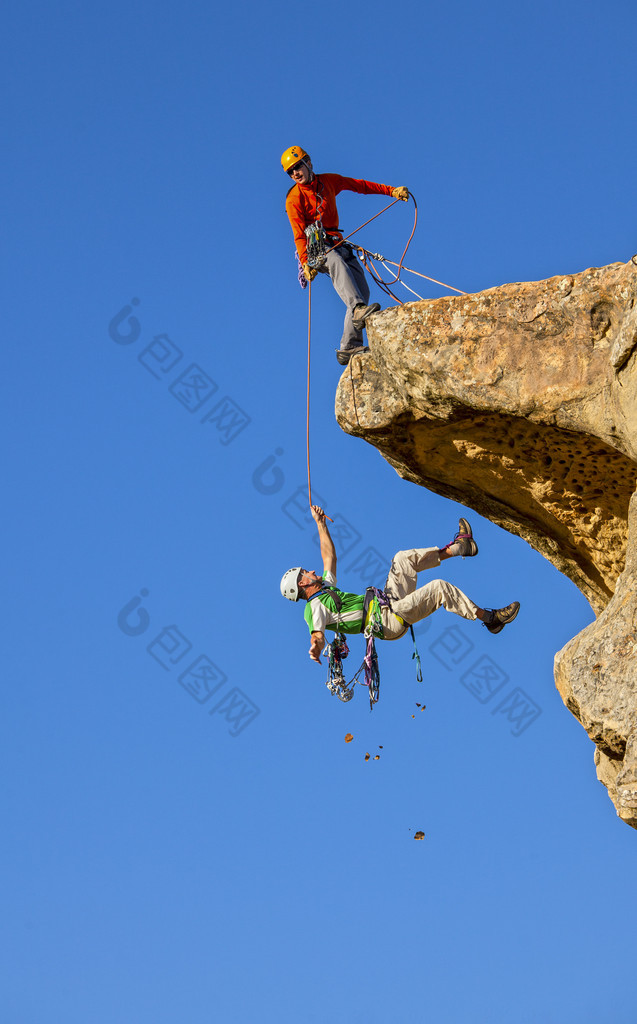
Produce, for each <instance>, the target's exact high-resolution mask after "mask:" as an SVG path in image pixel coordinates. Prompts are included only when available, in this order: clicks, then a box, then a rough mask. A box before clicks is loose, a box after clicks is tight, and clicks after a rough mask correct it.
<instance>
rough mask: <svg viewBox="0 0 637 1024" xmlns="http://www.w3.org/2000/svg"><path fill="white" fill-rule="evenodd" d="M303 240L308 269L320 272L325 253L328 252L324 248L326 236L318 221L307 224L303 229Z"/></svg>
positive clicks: (323, 263)
mask: <svg viewBox="0 0 637 1024" xmlns="http://www.w3.org/2000/svg"><path fill="white" fill-rule="evenodd" d="M305 238H306V245H307V264H308V267H312V268H313V269H316V270H320V268H321V267H323V266H324V265H325V257H326V252H328V251H330V250H328V249H327V247H326V244H327V235H326V233H325V228H324V227H323V224H322V222H321V221H320V220H315V221H314V222H313V223H312V224H308V226H307V227H306V229H305Z"/></svg>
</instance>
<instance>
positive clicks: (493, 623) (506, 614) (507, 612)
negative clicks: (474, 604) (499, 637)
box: [483, 601, 520, 633]
mask: <svg viewBox="0 0 637 1024" xmlns="http://www.w3.org/2000/svg"><path fill="white" fill-rule="evenodd" d="M519 610H520V602H519V601H513V603H512V604H508V605H506V607H505V608H485V612H486V615H485V618H484V620H483V625H484V626H486V627H487V629H488V630H489V632H490V633H501V632H502V630H503V629H504V627H505V626H508V624H509V623H510V622H513V620H514V618H515V617H516V615H517V614H518V612H519Z"/></svg>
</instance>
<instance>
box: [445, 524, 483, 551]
mask: <svg viewBox="0 0 637 1024" xmlns="http://www.w3.org/2000/svg"><path fill="white" fill-rule="evenodd" d="M440 550H441V551H449V553H450V554H452V555H460V556H461V557H462V558H473V556H474V555H477V554H478V545H477V544H476V542H475V541H474V539H473V531H472V529H471V526H470V525H469V520H468V519H459V520H458V532H457V534H456V535H455V537H454V538H453V540H452V541H449V543H448V544H445V546H444V548H441V549H440Z"/></svg>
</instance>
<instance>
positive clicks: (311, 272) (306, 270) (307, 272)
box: [303, 263, 318, 281]
mask: <svg viewBox="0 0 637 1024" xmlns="http://www.w3.org/2000/svg"><path fill="white" fill-rule="evenodd" d="M317 274H318V270H317V269H316V267H311V266H310V265H309V263H304V264H303V277H304V278H305V280H306V281H313V280H314V278H315V277H316V275H317Z"/></svg>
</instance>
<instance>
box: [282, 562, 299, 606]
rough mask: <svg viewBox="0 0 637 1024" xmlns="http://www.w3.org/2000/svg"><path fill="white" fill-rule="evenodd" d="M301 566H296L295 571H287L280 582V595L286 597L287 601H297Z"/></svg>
mask: <svg viewBox="0 0 637 1024" xmlns="http://www.w3.org/2000/svg"><path fill="white" fill-rule="evenodd" d="M301 568H302V567H301V566H300V565H297V567H296V569H288V571H287V572H286V573H285V575H284V576H283V578H282V580H281V593H282V594H283V597H287V599H288V601H298V599H299V573H300V571H301Z"/></svg>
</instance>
